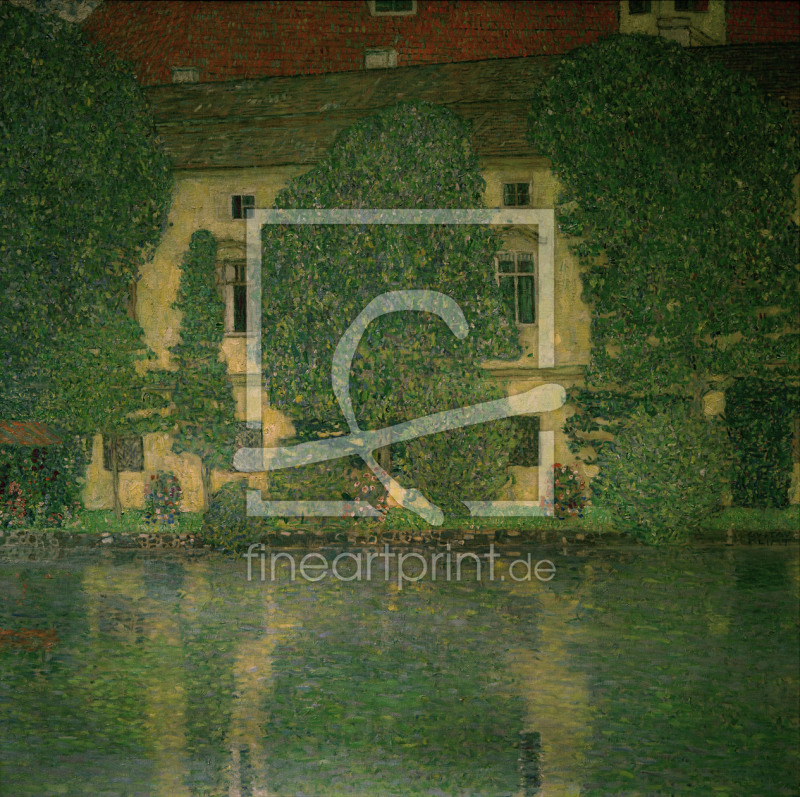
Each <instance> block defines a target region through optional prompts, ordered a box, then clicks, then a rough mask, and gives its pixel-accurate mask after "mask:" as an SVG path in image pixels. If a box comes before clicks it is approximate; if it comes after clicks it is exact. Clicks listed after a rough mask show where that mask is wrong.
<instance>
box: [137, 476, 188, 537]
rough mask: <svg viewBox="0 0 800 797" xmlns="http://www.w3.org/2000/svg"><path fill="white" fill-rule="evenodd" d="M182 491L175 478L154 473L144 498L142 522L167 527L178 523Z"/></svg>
mask: <svg viewBox="0 0 800 797" xmlns="http://www.w3.org/2000/svg"><path fill="white" fill-rule="evenodd" d="M182 497H183V491H182V490H181V485H180V482H179V481H178V478H177V476H173V475H172V474H169V473H156V474H153V475H152V476H151V477H150V483H149V484H148V485H147V487H146V494H145V498H144V510H145V511H144V522H145V523H152V524H153V525H157V524H158V525H167V524H173V523H177V522H178V517H179V514H178V513H179V512H180V503H181V498H182Z"/></svg>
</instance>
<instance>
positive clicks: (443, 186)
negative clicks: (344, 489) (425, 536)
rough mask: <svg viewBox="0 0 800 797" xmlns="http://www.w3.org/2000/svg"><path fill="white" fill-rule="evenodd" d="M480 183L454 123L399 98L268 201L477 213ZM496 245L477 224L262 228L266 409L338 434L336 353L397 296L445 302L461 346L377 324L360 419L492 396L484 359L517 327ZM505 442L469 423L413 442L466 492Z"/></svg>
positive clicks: (358, 368)
mask: <svg viewBox="0 0 800 797" xmlns="http://www.w3.org/2000/svg"><path fill="white" fill-rule="evenodd" d="M483 187H484V183H483V180H482V178H481V176H480V174H479V170H478V161H477V158H476V156H475V154H474V153H473V152H472V150H471V148H470V146H469V142H468V137H467V130H466V128H465V127H464V125H463V123H462V122H460V121H459V120H458V119H457V118H456V117H455V116H453V115H452V114H451V113H450V112H449V111H446V110H444V109H441V108H437V107H436V106H431V105H426V104H414V105H412V104H408V105H400V106H397V107H395V108H393V109H390V110H388V111H384V112H381V113H379V114H377V115H375V116H373V117H371V118H369V119H366V120H363V121H359V122H357V123H356V124H354V125H353V126H352V127H351V128H349V129H348V130H346V131H344V132H343V133H342V134H341V135H340V136H339V138H338V139H337V141H336V143H335V144H334V146H333V148H332V149H331V151H330V152H329V153H328V155H327V156H326V158H325V159H324V160H323V161H322V162H321V163H320V164H318V165H317V166H315V167H314V168H313V169H311V170H310V171H309V172H308V173H307V174H305V175H303V176H302V177H300V178H297V179H296V180H294V181H293V182H291V183H290V185H289V186H288V187H287V188H286V189H284V190H283V191H282V192H281V193H280V194H279V195H278V198H277V201H276V205H277V206H278V207H282V208H474V207H481V206H482V193H483ZM498 247H499V241H498V238H497V236H496V234H495V233H494V232H493V231H492V230H490V229H489V228H486V227H477V226H433V225H431V226H425V225H408V226H403V225H360V226H355V225H353V226H344V225H342V226H333V225H330V226H317V227H310V226H285V227H284V226H282V227H270V226H267V227H265V228H264V231H263V262H264V264H265V270H264V293H263V295H264V314H263V331H264V333H263V334H264V336H263V352H264V362H265V372H266V373H267V376H268V380H269V387H270V391H271V400H272V403H273V404H274V406H276V407H278V408H279V409H281V410H284V411H286V412H289V413H290V414H292V415H293V416H294V417H302V418H304V419H306V420H309V419H310V420H311V421H312V422H313V423H312V424H311V426H310V428H313V429H314V432H315V433H319V431H320V429H323V428H327V430H328V431H331V430H334V429H337V430H341V431H344V430H346V426H345V424H344V419H343V417H342V414H341V411H340V409H339V407H338V406H337V404H336V401H335V398H334V395H333V391H332V389H331V383H330V380H331V360H332V354H333V351H334V347H335V346H336V344H337V342H338V341H339V339H340V337H341V335H342V333H343V332H344V331H345V330H346V329H347V328H348V326H349V325H350V323H351V322H352V321H353V320H354V319H355V318H356V316H357V315H358V314H359V313H360V312H361V311H362V310H363V309H364V307H365V306H366V305H367V304H368V303H369V302H370V301H371V300H372V299H374V298H375V297H376V296H378V295H380V294H382V293H385V292H388V291H395V290H405V289H429V290H437V291H440V292H442V293H444V294H446V295H448V296H450V297H452V298H453V299H454V300H455V301H456V302H457V303H458V304H459V306H460V307H461V309H462V310H463V312H464V314H465V316H466V319H467V322H468V323H469V329H470V332H469V336H468V337H467V338H466V339H465V340H463V341H459V340H457V339H456V338H455V337H454V336H453V334H452V333H451V332H450V331H449V330H448V329H447V327H446V325H445V324H444V323H443V322H442V321H441V320H440V319H439V318H437V317H435V316H433V315H428V314H425V313H418V312H404V313H392V314H390V315H386V316H383V317H381V318H379V319H377V320H376V321H374V322H373V323H372V324H371V325H370V326H369V328H368V329H367V332H366V334H365V335H364V337H363V339H362V342H361V345H360V346H359V349H358V351H357V353H356V356H355V358H354V361H353V365H352V369H351V372H350V395H351V397H352V399H353V405H354V409H355V414H356V418H357V420H358V422H359V424H360V425H361V426H362V427H363V428H380V427H382V426H386V425H390V424H393V423H397V422H400V421H404V420H408V419H410V418H415V417H418V416H420V415H423V414H425V413H428V412H436V411H440V410H446V409H450V408H452V407H456V406H463V405H464V404H468V403H473V402H476V401H480V400H482V399H485V398H489V397H495V396H496V395H498V391H497V388H496V386H494V385H492V384H490V382H489V380H488V379H487V378H485V376H484V375H483V374H482V373H481V371H480V369H479V368H478V366H477V363H478V361H479V360H481V359H485V358H487V357H489V356H510V355H512V354H514V353H516V345H517V344H516V340H515V339H516V329H515V327H514V325H513V323H511V322H510V321H509V319H508V317H507V311H506V310H505V309H504V307H503V304H502V301H501V297H500V294H499V291H498V288H497V286H496V285H495V283H494V280H493V267H492V262H493V260H492V259H493V257H494V254H495V253H496V251H497V250H498ZM502 436H503V435H501V434H500V433H499V432H498V431H497V430H494V431H492V432H487V430H486V429H482V428H473V429H470V430H468V431H465V432H464V433H463V434H462V436H461V439H460V441H459V444H458V447H457V448H453V447H452V445H451V442H450V441H449V440H445V439H443V438H442V437H441V436H439V438H438V439H436V438H432V437H429V438H426V440H425V441H423V444H424V445H425V446H426V450H427V451H429V452H432V453H431V456H433V457H435V460H436V463H437V464H436V469H437V470H438V471H439V473H440V474H445V473H446V472H447V471H448V469H450V468H452V469H453V471H457V470H462V471H464V472H469V478H470V482H471V484H475V485H478V486H480V485H484V484H487V485H492V484H494V483H495V482H496V481H497V474H498V473H501V474H502V473H503V471H504V468H505V462H506V460H507V454H506V453H505V452H507V451H508V450H509V448H510V437H508V436H507V435H506V437H508V439H502V440H500V439H499V438H500V437H502ZM495 443H499V444H500V445H498V446H497V447H495V445H494V444H495ZM434 450H435V453H433V452H434ZM490 450H491V452H492V453H491V455H489V453H488V452H489V451H490ZM413 459H414V457H413V455H411V454H408V456H404V457H402V462H403V464H404V466H407V467H408V473H407V475H408V476H409V477H410V479H411V480H413V479H415V478H416V477H417V475H418V474H420V475H421V473H422V471H421V470H420V469H419V468H418V467H414V466H413V464H412V460H413ZM416 460H417V461H418V462H419V458H418V457H417V458H416ZM457 460H463V463H462V464H463V465H464V467H461V465H459V464H458V462H457ZM466 463H470V464H469V466H467V465H466Z"/></svg>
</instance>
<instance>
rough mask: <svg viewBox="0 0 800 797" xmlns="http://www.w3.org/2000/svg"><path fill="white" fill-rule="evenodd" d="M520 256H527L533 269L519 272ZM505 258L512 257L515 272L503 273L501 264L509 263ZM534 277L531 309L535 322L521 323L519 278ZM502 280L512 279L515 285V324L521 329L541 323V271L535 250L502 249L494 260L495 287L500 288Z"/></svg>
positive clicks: (526, 258)
mask: <svg viewBox="0 0 800 797" xmlns="http://www.w3.org/2000/svg"><path fill="white" fill-rule="evenodd" d="M520 255H524V256H525V260H530V263H531V268H530V269H529V270H526V271H520V270H519V258H520ZM504 256H512V257H513V262H514V271H501V270H500V263H501V262H508V260H503V257H504ZM520 277H532V278H533V296H532V301H531V308H532V311H533V321H520V320H519V319H520V302H519V282H520V281H519V278H520ZM501 279H511V280H513V283H514V323H515V324H516V325H517V326H519V327H535V326H537V324H538V323H539V307H538V304H537V303H538V298H539V269H538V268H537V256H536V252H535V251H534V250H533V249H501V250H500V251H499V252H498V253H497V255H496V256H495V259H494V280H495V285H497V287H498V288H500V287H501V286H500V280H501Z"/></svg>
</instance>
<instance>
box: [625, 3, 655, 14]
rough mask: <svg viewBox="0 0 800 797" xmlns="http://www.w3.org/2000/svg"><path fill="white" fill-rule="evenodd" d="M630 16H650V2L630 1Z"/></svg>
mask: <svg viewBox="0 0 800 797" xmlns="http://www.w3.org/2000/svg"><path fill="white" fill-rule="evenodd" d="M628 13H629V14H649V13H650V0H630V1H629V3H628Z"/></svg>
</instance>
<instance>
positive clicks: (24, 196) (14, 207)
mask: <svg viewBox="0 0 800 797" xmlns="http://www.w3.org/2000/svg"><path fill="white" fill-rule="evenodd" d="M0 74H2V75H3V85H2V92H0V291H2V296H3V319H2V324H0V351H2V352H3V358H4V360H3V368H2V375H3V376H2V378H0V397H1V400H2V404H3V406H4V408H5V410H4V411H5V412H6V413H10V414H11V415H12V416H19V417H26V416H31V414H32V413H34V412H35V405H36V402H37V401H38V400H39V399H40V398H41V394H42V391H43V390H44V389H46V388H47V382H48V379H49V377H50V376H51V375H52V367H56V368H57V367H58V363H57V362H55V363H54V362H53V360H54V359H55V360H56V361H57V360H58V358H59V356H60V354H59V353H60V352H67V353H68V354H69V356H70V357H71V358H72V359H73V360H74V358H75V356H76V352H75V351H73V350H72V347H73V346H75V345H78V344H77V341H78V340H79V339H82V340H83V341H84V342H85V347H84V348H83V349H82V350H81V353H82V354H83V355H85V356H84V357H83V358H82V359H81V363H73V366H74V367H76V368H78V370H77V371H75V372H74V373H73V374H72V375H71V378H72V379H73V380H75V381H77V382H79V383H82V384H84V385H85V387H86V392H87V395H93V396H94V397H95V399H96V398H97V395H98V391H97V390H93V389H92V387H91V382H90V381H88V379H87V378H88V376H89V375H90V374H92V373H97V370H96V367H95V366H96V365H97V364H98V356H99V357H100V359H101V360H102V358H103V357H104V356H105V354H107V353H109V352H107V351H106V349H104V348H103V346H102V345H101V344H102V341H103V340H104V339H106V340H107V341H108V345H109V346H111V347H118V348H121V349H132V348H135V347H138V348H142V347H141V344H140V343H139V342H138V335H139V333H140V330H139V331H138V332H137V330H138V327H137V326H136V325H135V324H134V325H133V326H132V327H131V325H125V324H123V323H122V322H121V321H119V317H120V316H121V315H124V313H125V311H126V304H127V303H128V301H129V287H130V285H131V283H132V281H133V280H134V279H135V277H136V274H137V271H138V268H139V265H140V264H141V262H142V260H143V258H144V257H146V256H147V255H148V254H149V253H150V252H151V251H152V248H153V247H154V245H155V244H156V242H157V240H158V238H159V236H160V232H161V229H162V226H163V224H164V221H165V217H166V211H167V208H168V204H169V198H170V191H171V179H172V178H171V171H170V167H169V162H168V160H167V157H166V155H165V154H164V153H163V151H162V150H161V149H160V147H159V146H158V145H157V141H156V137H155V133H154V129H153V124H152V118H151V116H150V114H149V111H148V108H147V105H146V102H145V99H144V96H143V94H142V92H141V90H140V88H139V87H138V85H137V83H136V81H135V79H134V77H133V74H132V73H131V72H130V71H129V70H128V69H127V68H126V67H125V66H123V65H122V64H120V63H119V62H117V61H116V60H114V59H113V58H112V57H111V56H109V55H107V54H106V53H104V52H103V51H102V50H100V49H98V48H96V47H92V46H90V45H88V44H87V42H86V41H85V40H84V38H83V35H82V34H81V32H80V30H79V29H78V28H76V27H74V26H71V25H69V24H67V23H63V22H60V21H58V20H55V19H52V18H49V17H46V16H44V15H41V14H36V13H31V12H28V11H26V10H23V9H21V8H17V7H16V6H12V5H11V4H10V3H3V4H0ZM109 324H110V326H111V327H114V328H115V330H116V332H115V334H113V335H111V334H106V333H108V332H109V330H108V329H106V331H105V333H102V334H101V329H102V328H103V327H104V326H106V327H108V326H109ZM123 327H124V328H123ZM95 333H96V336H95ZM120 335H122V336H123V338H124V339H120V337H119V336H120ZM89 341H92V342H93V343H94V345H93V346H91V343H89ZM86 346H90V347H91V348H93V349H94V350H95V351H94V352H93V353H92V352H89V351H88V349H87V348H86ZM98 352H100V354H99V355H98ZM111 356H112V359H113V358H115V357H116V354H114V355H111ZM43 360H48V361H49V365H48V364H47V363H45V362H43ZM51 399H52V397H50V399H49V400H48V401H49V403H51V404H52V400H51ZM62 414H63V415H65V416H66V417H69V416H67V414H66V413H64V412H63V411H62ZM89 415H90V416H91V415H92V413H90V414H89ZM72 417H73V418H74V419H76V420H77V416H72Z"/></svg>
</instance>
